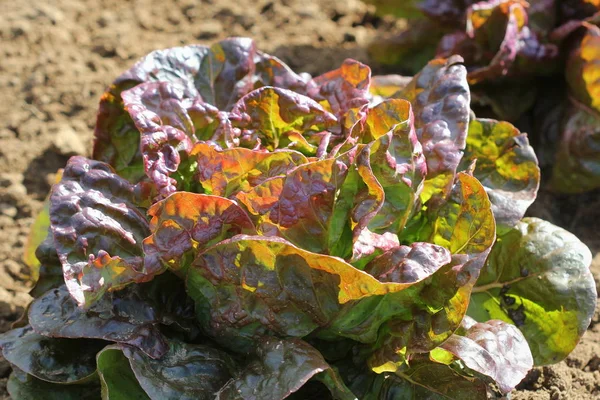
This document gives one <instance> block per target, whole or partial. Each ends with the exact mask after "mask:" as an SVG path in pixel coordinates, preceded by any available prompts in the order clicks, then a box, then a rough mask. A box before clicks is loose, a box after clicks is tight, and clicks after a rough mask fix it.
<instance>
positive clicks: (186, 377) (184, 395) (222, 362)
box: [113, 340, 237, 400]
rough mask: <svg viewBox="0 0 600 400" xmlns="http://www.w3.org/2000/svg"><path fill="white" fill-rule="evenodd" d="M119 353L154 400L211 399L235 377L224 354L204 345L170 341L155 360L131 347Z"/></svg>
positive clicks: (228, 358)
mask: <svg viewBox="0 0 600 400" xmlns="http://www.w3.org/2000/svg"><path fill="white" fill-rule="evenodd" d="M121 349H122V351H123V355H124V356H125V357H126V359H127V360H128V362H129V366H130V367H131V370H132V371H133V374H134V375H135V378H136V379H137V382H138V383H139V385H140V387H141V388H142V389H143V390H144V391H145V392H146V394H147V395H148V397H149V398H150V399H153V400H175V399H182V400H193V399H195V400H209V399H214V398H215V393H217V392H218V391H219V390H220V389H221V388H222V387H223V386H224V385H225V384H226V383H227V382H228V381H229V380H230V379H231V378H232V376H234V375H235V374H236V373H237V367H236V366H235V364H234V363H233V361H232V360H231V359H230V357H229V356H228V355H227V354H226V353H224V352H222V351H220V350H217V349H215V348H213V347H210V346H206V345H200V344H187V343H183V342H179V341H177V340H170V342H169V350H168V351H167V353H165V354H164V355H163V357H162V358H160V359H158V360H153V359H152V358H150V357H148V356H147V355H145V354H144V353H142V352H141V351H139V350H138V349H136V348H134V347H130V346H121ZM113 379H119V378H118V377H114V378H113Z"/></svg>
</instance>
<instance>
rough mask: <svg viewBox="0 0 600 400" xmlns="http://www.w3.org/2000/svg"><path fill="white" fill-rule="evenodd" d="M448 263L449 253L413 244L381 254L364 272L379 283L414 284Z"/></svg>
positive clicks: (426, 244)
mask: <svg viewBox="0 0 600 400" xmlns="http://www.w3.org/2000/svg"><path fill="white" fill-rule="evenodd" d="M450 261H451V256H450V252H449V251H448V250H446V249H445V248H443V247H441V246H436V245H434V244H431V243H413V244H411V245H410V246H399V247H397V248H395V249H393V250H390V251H387V252H385V253H383V254H382V255H380V256H379V257H377V258H376V259H375V260H373V261H371V262H370V263H369V264H367V266H366V267H365V272H368V273H369V274H371V275H373V276H374V277H375V278H377V280H379V281H380V282H395V283H414V282H418V281H420V280H422V279H425V278H427V277H429V276H431V275H432V274H433V273H434V272H435V271H437V270H438V269H440V268H441V267H442V266H444V265H446V264H449V263H450Z"/></svg>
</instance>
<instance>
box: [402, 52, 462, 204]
mask: <svg viewBox="0 0 600 400" xmlns="http://www.w3.org/2000/svg"><path fill="white" fill-rule="evenodd" d="M461 63H462V59H461V58H460V57H452V58H450V59H448V60H444V59H438V60H434V61H431V62H430V63H429V64H428V65H427V66H426V67H425V68H424V69H423V70H422V71H421V72H419V74H417V75H416V76H415V77H414V78H413V80H412V81H411V83H409V84H408V86H407V87H405V88H404V89H403V90H402V91H400V92H399V93H397V94H396V95H395V97H399V98H403V99H406V100H408V101H410V102H411V104H412V106H413V112H414V118H415V119H414V126H415V129H416V133H417V138H418V139H419V141H420V142H421V144H422V145H423V154H424V155H425V159H426V161H427V179H426V181H425V187H424V188H423V192H422V194H421V198H422V199H423V202H426V201H428V200H429V199H431V198H432V197H433V198H434V201H435V202H438V203H439V202H440V201H441V199H442V198H443V197H445V196H446V195H447V193H448V192H449V190H450V188H451V186H452V182H453V180H454V174H455V173H456V168H457V167H458V164H459V162H460V158H461V157H462V150H463V149H464V148H465V144H466V137H467V130H468V123H469V102H470V98H471V96H470V94H469V86H468V84H467V79H466V78H467V77H466V75H467V74H466V70H465V67H464V66H462V65H461Z"/></svg>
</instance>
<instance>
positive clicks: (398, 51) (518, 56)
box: [368, 0, 600, 193]
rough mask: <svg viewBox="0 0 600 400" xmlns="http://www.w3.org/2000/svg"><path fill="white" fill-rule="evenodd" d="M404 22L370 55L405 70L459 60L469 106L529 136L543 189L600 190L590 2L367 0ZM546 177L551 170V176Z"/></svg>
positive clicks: (593, 6) (595, 13)
mask: <svg viewBox="0 0 600 400" xmlns="http://www.w3.org/2000/svg"><path fill="white" fill-rule="evenodd" d="M368 2H370V3H374V4H376V6H377V9H378V11H379V12H381V13H392V14H394V15H397V16H399V17H401V18H406V19H407V20H408V26H407V28H406V29H405V30H404V31H403V32H401V33H400V35H398V36H394V37H390V38H387V39H382V40H378V41H376V42H374V43H372V45H371V46H370V52H371V55H372V56H373V57H374V59H376V60H377V61H379V62H381V63H383V64H389V65H394V66H395V69H396V70H399V71H403V72H404V73H409V74H413V73H415V72H417V71H418V70H420V69H421V68H422V67H423V66H424V65H425V64H426V62H427V61H428V60H429V59H430V58H433V57H434V56H435V57H449V56H450V55H452V54H460V55H461V56H462V57H463V58H464V61H465V65H466V67H467V70H468V75H467V79H468V81H469V84H470V86H471V89H472V95H473V103H472V104H473V108H474V109H475V110H476V111H477V113H478V114H480V115H487V116H490V117H493V118H497V119H503V120H508V121H511V122H513V123H515V124H516V125H517V126H518V127H519V128H521V130H526V131H529V132H532V133H533V134H534V135H533V141H534V142H535V143H534V144H535V147H536V149H537V150H538V152H539V154H540V156H541V162H542V165H543V166H544V167H547V169H548V172H549V173H551V176H552V178H551V181H550V187H551V188H552V189H553V190H555V191H558V192H562V193H581V192H585V191H589V190H592V189H597V188H600V151H599V150H598V149H599V148H600V104H599V103H598V101H599V100H598V99H599V98H600V79H599V75H598V71H599V70H600V27H599V25H600V3H599V2H598V1H593V0H528V1H524V0H490V1H475V0H464V1H456V0H409V1H395V0H368ZM549 176H550V174H549Z"/></svg>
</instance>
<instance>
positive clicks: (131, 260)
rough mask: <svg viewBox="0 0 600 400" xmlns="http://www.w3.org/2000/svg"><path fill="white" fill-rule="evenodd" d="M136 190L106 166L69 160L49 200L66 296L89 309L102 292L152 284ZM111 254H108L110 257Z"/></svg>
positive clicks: (151, 273)
mask: <svg viewBox="0 0 600 400" xmlns="http://www.w3.org/2000/svg"><path fill="white" fill-rule="evenodd" d="M137 195H138V194H137V192H136V190H135V187H134V186H132V185H131V184H130V183H129V182H128V181H126V180H125V179H123V178H121V177H120V176H118V175H117V174H116V173H115V172H114V170H113V169H112V168H111V167H110V166H109V165H108V164H105V163H102V162H98V161H91V160H88V159H86V158H84V157H79V156H76V157H72V158H71V159H70V160H69V162H68V164H67V166H66V167H65V170H64V173H63V177H62V179H61V181H60V183H58V184H56V185H54V187H53V189H52V192H51V195H50V223H51V228H52V232H53V234H54V243H55V245H56V250H57V252H58V257H59V259H60V262H61V263H62V266H63V273H64V278H65V283H66V284H67V288H68V289H69V293H70V294H71V296H73V298H74V299H75V300H76V301H77V303H79V304H80V305H86V306H89V305H91V304H92V303H94V302H95V301H98V299H100V298H101V296H102V295H103V294H104V293H105V292H106V291H107V290H117V289H120V288H122V287H124V286H126V285H128V284H130V283H133V282H144V281H148V280H150V279H152V277H153V275H154V274H156V273H157V272H159V271H154V270H149V269H147V268H145V267H144V265H143V251H142V245H141V244H142V240H143V239H144V238H145V237H146V236H148V234H149V229H148V222H147V221H146V217H145V215H144V212H143V211H142V209H140V208H138V207H137V206H136V203H137V202H138V198H137ZM109 252H110V253H109Z"/></svg>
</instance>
